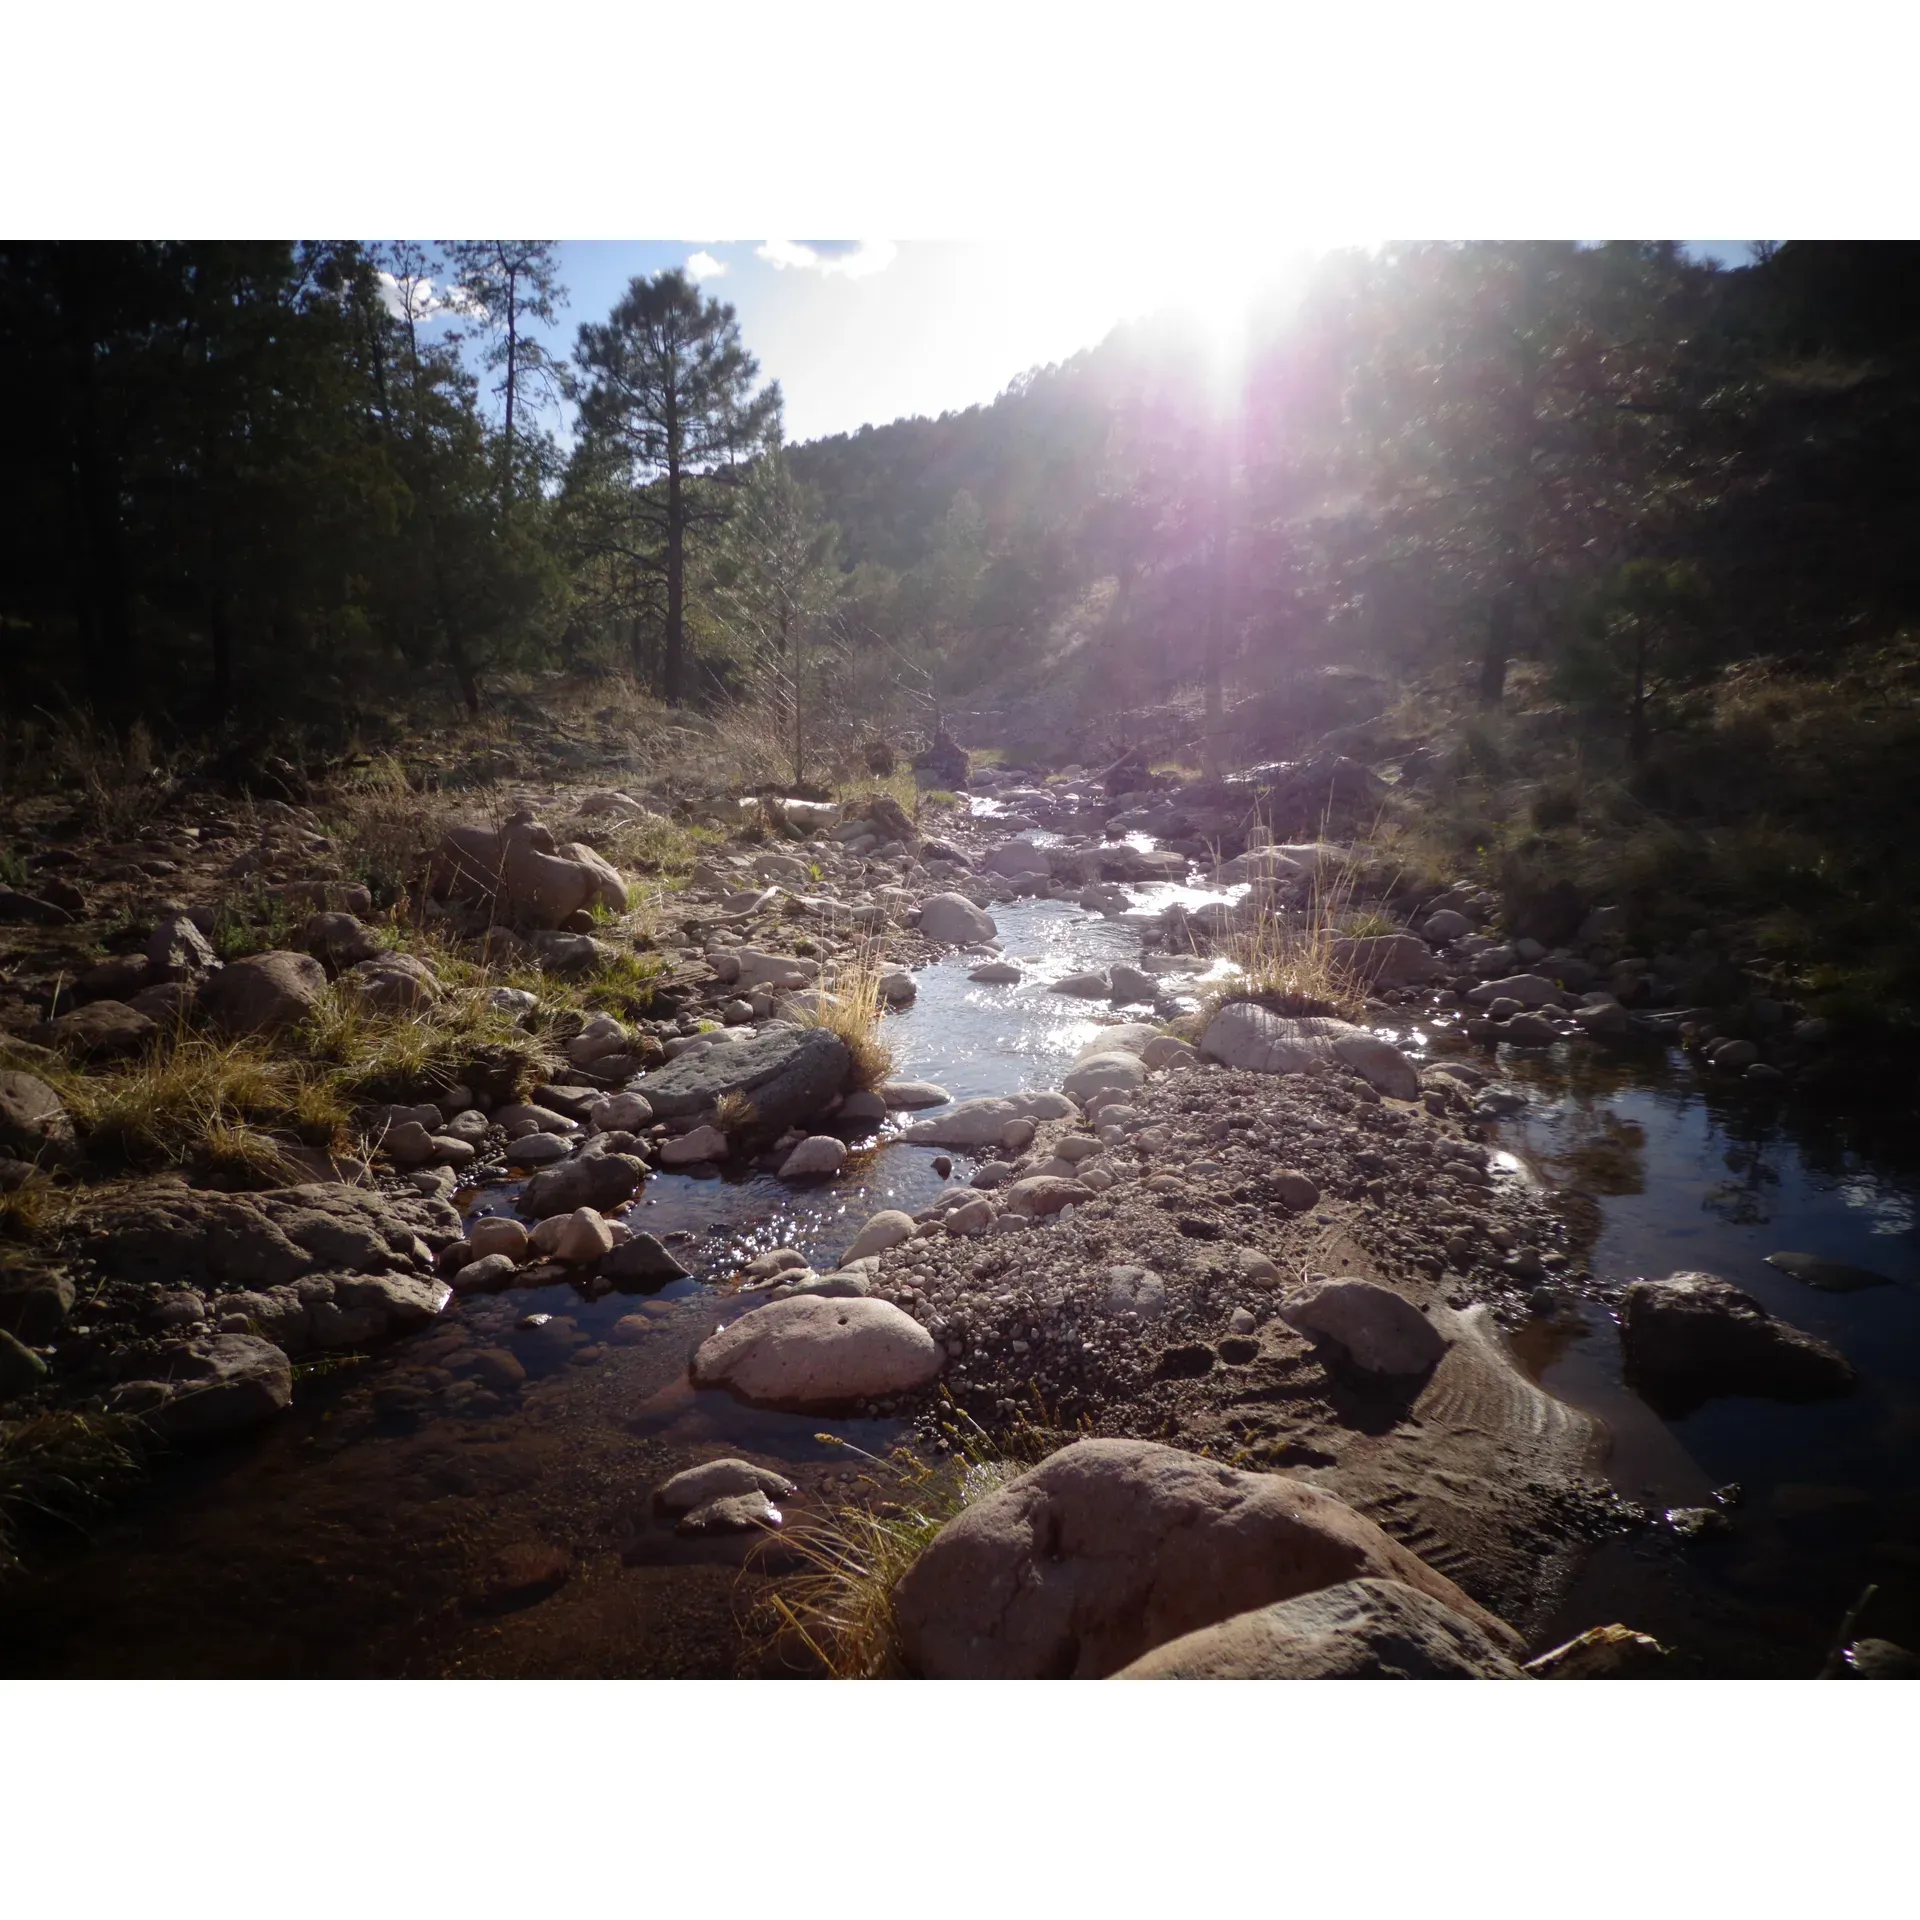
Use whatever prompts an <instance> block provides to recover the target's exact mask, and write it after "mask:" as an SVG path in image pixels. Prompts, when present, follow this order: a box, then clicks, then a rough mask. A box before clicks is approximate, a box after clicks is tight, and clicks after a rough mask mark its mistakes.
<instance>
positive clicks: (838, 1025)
mask: <svg viewBox="0 0 1920 1920" xmlns="http://www.w3.org/2000/svg"><path fill="white" fill-rule="evenodd" d="M884 971H885V968H884V967H883V965H882V963H881V959H880V953H879V949H878V948H877V947H873V946H870V945H869V946H862V947H861V948H860V949H859V950H858V951H857V952H856V953H855V954H854V955H853V956H852V958H850V959H848V960H843V961H842V962H841V963H840V966H839V968H838V969H837V970H836V971H835V973H834V976H833V980H832V983H831V985H830V986H829V985H828V984H826V982H825V981H824V979H823V982H822V987H821V990H820V991H819V992H818V993H816V994H815V995H814V996H813V998H812V1002H811V1004H810V1005H808V1006H806V1007H804V1008H800V1009H796V1011H795V1012H794V1014H793V1016H792V1018H793V1019H794V1021H795V1023H796V1024H797V1025H799V1026H803V1027H821V1028H824V1029H825V1031H827V1032H828V1033H831V1034H833V1035H834V1036H835V1037H836V1038H838V1039H839V1040H840V1041H841V1042H842V1043H843V1044H844V1045H845V1047H846V1049H847V1051H848V1052H849V1053H850V1054H851V1055H852V1056H853V1074H852V1079H851V1082H850V1084H851V1085H852V1086H853V1087H854V1088H856V1089H858V1090H862V1091H864V1090H865V1089H867V1088H870V1087H877V1086H878V1085H879V1084H880V1083H881V1081H883V1080H885V1079H886V1078H887V1077H888V1076H889V1075H890V1074H891V1073H892V1072H893V1049H892V1048H891V1047H890V1046H888V1045H887V1043H886V1042H885V1041H884V1040H882V1039H881V1038H880V1016H881V1015H882V1014H883V1013H884V1012H885V1011H886V1001H885V999H884V998H883V997H882V995H881V992H880V976H881V974H882V972H884Z"/></svg>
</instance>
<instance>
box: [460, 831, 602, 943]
mask: <svg viewBox="0 0 1920 1920" xmlns="http://www.w3.org/2000/svg"><path fill="white" fill-rule="evenodd" d="M427 885H428V889H429V891H431V892H432V893H434V894H435V895H436V896H440V897H445V896H447V895H449V894H451V895H454V896H457V897H459V898H462V899H469V900H483V901H493V902H497V903H499V904H500V905H502V906H503V907H504V908H505V909H506V911H507V913H508V915H509V916H510V917H511V918H512V919H514V920H515V921H517V922H518V923H519V924H521V925H522V926H529V927H547V928H554V927H559V926H561V925H563V924H564V923H565V922H566V921H567V920H569V919H571V918H572V917H573V915H574V914H576V913H579V912H582V911H585V910H588V909H591V908H593V907H596V906H603V907H605V908H607V909H608V911H609V912H613V913H624V912H625V911H626V909H627V889H626V883H625V882H624V881H623V880H622V879H621V878H620V875H619V873H618V872H617V871H616V870H615V869H614V868H613V867H611V866H609V865H608V864H607V862H606V861H605V860H603V859H601V857H600V856H599V855H598V854H597V853H595V852H594V851H593V849H592V848H591V847H586V846H580V845H578V844H568V845H565V846H558V845H556V844H555V842H554V838H553V835H552V834H551V833H549V832H548V830H547V829H546V828H545V827H543V826H542V825H541V824H540V823H539V822H538V821H537V820H535V819H533V818H532V817H531V815H529V814H527V813H525V812H524V811H523V812H521V813H519V814H516V815H515V816H514V817H513V818H512V819H511V820H509V821H508V822H507V824H506V826H504V827H502V828H500V829H498V830H497V831H496V830H495V829H493V828H491V827H449V828H448V829H447V831H446V834H445V836H444V837H443V838H442V840H441V843H440V847H439V850H438V851H437V852H436V853H435V855H434V857H433V862H432V865H431V866H430V868H429V870H428V874H427Z"/></svg>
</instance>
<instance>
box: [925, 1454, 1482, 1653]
mask: <svg viewBox="0 0 1920 1920" xmlns="http://www.w3.org/2000/svg"><path fill="white" fill-rule="evenodd" d="M1369 1577H1372V1578H1379V1579H1383V1580H1395V1581H1399V1582H1400V1583H1401V1584H1403V1585H1405V1586H1408V1587H1412V1588H1414V1589H1415V1590H1416V1591H1418V1592H1420V1593H1423V1594H1425V1595H1426V1596H1427V1597H1429V1598H1430V1599H1434V1600H1437V1601H1439V1602H1440V1603H1441V1604H1442V1605H1443V1606H1445V1607H1447V1608H1448V1609H1450V1610H1451V1611H1452V1612H1454V1613H1455V1614H1457V1615H1459V1616H1461V1617H1462V1618H1464V1619H1465V1620H1466V1621H1467V1622H1468V1623H1470V1624H1471V1625H1472V1626H1473V1627H1474V1628H1476V1629H1477V1630H1478V1631H1479V1632H1481V1633H1483V1634H1485V1635H1486V1636H1487V1637H1488V1639H1489V1640H1491V1641H1492V1642H1493V1644H1494V1645H1495V1646H1496V1647H1498V1648H1499V1649H1501V1650H1503V1651H1511V1650H1517V1647H1518V1639H1517V1636H1515V1635H1514V1634H1513V1633H1512V1630H1511V1629H1510V1628H1508V1627H1506V1626H1505V1625H1504V1624H1503V1623H1502V1622H1500V1621H1498V1620H1496V1619H1495V1618H1494V1617H1493V1616H1492V1615H1491V1614H1489V1613H1487V1612H1485V1611H1484V1610H1483V1609H1482V1608H1480V1607H1479V1606H1477V1605H1476V1604H1475V1603H1474V1602H1473V1601H1472V1600H1471V1599H1469V1598H1468V1597H1467V1595H1466V1594H1464V1593H1462V1592H1461V1591H1460V1589H1459V1588H1458V1587H1456V1586H1455V1585H1454V1584H1453V1582H1452V1581H1451V1580H1448V1579H1447V1578H1446V1577H1445V1576H1444V1575H1443V1574H1441V1573H1438V1572H1436V1571H1435V1570H1434V1569H1433V1568H1432V1567H1430V1566H1428V1565H1427V1564H1426V1562H1424V1561H1423V1560H1420V1559H1418V1558H1417V1557H1416V1556H1415V1555H1413V1554H1412V1553H1409V1552H1408V1551H1407V1550H1406V1549H1405V1548H1404V1547H1401V1546H1398V1545H1396V1544H1395V1543H1394V1542H1393V1541H1392V1540H1390V1539H1389V1538H1388V1537H1387V1536H1386V1535H1385V1534H1384V1533H1382V1532H1381V1531H1380V1529H1379V1528H1378V1527H1376V1526H1375V1525H1374V1524H1373V1523H1372V1522H1371V1521H1369V1520H1367V1519H1364V1518H1363V1517H1362V1516H1361V1515H1360V1514H1358V1513H1356V1512H1355V1511H1354V1510H1353V1509H1352V1508H1351V1507H1349V1506H1347V1505H1346V1504H1345V1502H1343V1501H1341V1500H1337V1499H1335V1498H1334V1497H1333V1495H1331V1494H1329V1493H1323V1492H1321V1491H1320V1490H1319V1489H1318V1488H1316V1487H1310V1486H1306V1485H1304V1484H1303V1483H1301V1482H1299V1481H1296V1480H1292V1479H1289V1478H1287V1477H1286V1476H1284V1475H1281V1474H1267V1473H1243V1472H1239V1471H1237V1470H1235V1469H1234V1468H1231V1467H1226V1466H1222V1465H1221V1464H1220V1463H1218V1462H1217V1461H1212V1460H1207V1459H1204V1458H1202V1457H1201V1456H1200V1455H1197V1454H1191V1453H1183V1452H1181V1451H1180V1450H1179V1449H1177V1448H1173V1447H1163V1446H1157V1445H1154V1444H1152V1443H1150V1442H1146V1441H1138V1440H1083V1441H1079V1442H1077V1443H1076V1444H1075V1445H1073V1446H1070V1447H1067V1448H1064V1449H1062V1450H1061V1451H1060V1452H1058V1453H1055V1454H1053V1455H1051V1456H1049V1457H1048V1458H1047V1459H1046V1460H1043V1461H1042V1462H1041V1463H1040V1465H1039V1466H1037V1467H1035V1468H1033V1469H1032V1470H1031V1471H1030V1472H1027V1473H1024V1474H1022V1475H1021V1476H1020V1477H1019V1478H1018V1479H1016V1480H1013V1481H1011V1482H1010V1483H1009V1484H1008V1485H1007V1486H1005V1487H1003V1488H1002V1489H1000V1491H998V1492H997V1493H991V1494H988V1495H986V1496H985V1497H984V1498H982V1499H980V1500H977V1501H975V1502H974V1503H973V1505H972V1506H970V1507H968V1508H967V1509H966V1510H965V1511H964V1512H962V1513H961V1514H960V1515H959V1516H958V1518H956V1519H954V1520H951V1521H949V1522H948V1524H947V1525H946V1526H945V1527H944V1528H943V1529H942V1530H941V1532H940V1533H939V1535H938V1536H937V1537H936V1538H935V1539H934V1540H933V1542H932V1543H931V1544H930V1545H929V1546H928V1547H927V1549H926V1551H925V1552H924V1553H923V1554H922V1555H921V1556H920V1558H919V1559H918V1560H917V1561H916V1562H915V1563H914V1565H913V1566H912V1567H911V1568H909V1569H908V1571H907V1573H906V1574H905V1576H904V1577H903V1578H902V1580H901V1581H900V1583H899V1586H898V1588H897V1589H896V1593H895V1614H896V1617H897V1619H898V1621H899V1624H900V1630H901V1638H902V1643H903V1648H904V1651H905V1653H906V1656H907V1660H908V1662H909V1664H910V1666H911V1667H912V1668H913V1669H914V1671H916V1672H918V1673H920V1674H922V1675H924V1676H926V1677H927V1678H939V1679H949V1678H950V1679H989V1678H992V1679H1039V1678H1042V1677H1058V1678H1068V1677H1072V1678H1100V1677H1104V1676H1105V1675H1108V1674H1111V1673H1116V1672H1118V1671H1119V1670H1120V1669H1121V1668H1122V1667H1125V1666H1127V1665H1129V1664H1130V1663H1132V1662H1133V1661H1135V1660H1138V1659H1139V1658H1140V1657H1141V1656H1142V1655H1143V1654H1145V1653H1148V1652H1149V1651H1150V1650H1152V1649H1153V1648H1155V1647H1161V1646H1165V1645H1166V1644H1167V1643H1168V1642H1170V1641H1173V1640H1176V1639H1178V1638H1179V1637H1180V1636H1182V1635H1183V1634H1189V1633H1193V1632H1195V1631H1196V1630H1198V1629H1200V1628H1202V1627H1210V1626H1213V1625H1216V1624H1217V1623H1219V1622H1221V1621H1223V1620H1229V1619H1232V1618H1233V1617H1234V1616H1236V1615H1238V1614H1243V1613H1251V1612H1254V1611H1256V1610H1257V1609H1260V1608H1264V1607H1268V1606H1271V1605H1273V1604H1274V1603H1276V1602H1280V1601H1286V1600H1292V1599H1295V1598H1297V1597H1298V1596H1299V1595H1301V1594H1303V1593H1312V1592H1315V1591H1317V1590H1319V1589H1322V1588H1326V1587H1331V1586H1335V1585H1337V1584H1339V1583H1341V1582H1344V1581H1350V1580H1356V1579H1363V1578H1369Z"/></svg>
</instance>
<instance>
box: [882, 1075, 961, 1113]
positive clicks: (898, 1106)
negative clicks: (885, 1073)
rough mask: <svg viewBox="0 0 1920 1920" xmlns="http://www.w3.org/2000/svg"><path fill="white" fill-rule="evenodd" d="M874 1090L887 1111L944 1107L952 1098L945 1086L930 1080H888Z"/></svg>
mask: <svg viewBox="0 0 1920 1920" xmlns="http://www.w3.org/2000/svg"><path fill="white" fill-rule="evenodd" d="M875 1091H876V1092H878V1094H879V1095H880V1098H881V1099H882V1100H883V1101H884V1102H885V1103H886V1107H887V1111H888V1112H889V1113H895V1112H903V1111H904V1112H912V1111H915V1110H917V1109H918V1108H921V1107H944V1106H945V1105H946V1104H947V1103H948V1101H950V1100H951V1099H952V1098H953V1095H952V1094H950V1093H949V1092H948V1091H947V1090H946V1088H945V1087H936V1086H935V1085H934V1084H933V1082H932V1081H931V1080H888V1081H884V1082H883V1083H882V1084H881V1085H880V1086H879V1087H878V1088H876V1089H875Z"/></svg>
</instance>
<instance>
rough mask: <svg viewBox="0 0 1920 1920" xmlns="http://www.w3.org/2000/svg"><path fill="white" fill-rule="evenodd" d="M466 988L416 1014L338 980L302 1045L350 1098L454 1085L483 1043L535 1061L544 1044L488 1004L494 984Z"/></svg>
mask: <svg viewBox="0 0 1920 1920" xmlns="http://www.w3.org/2000/svg"><path fill="white" fill-rule="evenodd" d="M484 979H485V976H484V974H482V975H480V978H479V980H477V981H476V983H475V984H472V985H467V986H459V987H453V988H450V989H448V990H447V991H445V992H443V993H442V994H441V996H440V998H439V999H438V1000H436V1001H435V1002H433V1004H432V1005H430V1006H426V1007H422V1008H420V1009H419V1010H418V1011H416V1012H413V1013H401V1012H395V1011H391V1010H387V1009H383V1008H379V1007H374V1006H370V1005H368V1003H367V1002H366V1001H365V999H363V998H362V997H361V996H360V995H359V994H358V993H356V992H354V991H353V990H352V989H351V988H349V987H343V986H341V985H340V984H339V983H338V982H337V981H336V982H335V983H333V984H332V985H330V986H329V987H328V988H327V990H326V991H325V992H324V993H323V994H322V995H321V996H320V999H319V1002H318V1003H317V1004H316V1006H315V1007H314V1009H313V1011H312V1012H311V1013H310V1014H309V1015H308V1016H307V1018H306V1020H305V1021H304V1022H303V1023H302V1024H301V1027H300V1029H299V1033H298V1043H299V1045H300V1046H301V1048H302V1050H303V1051H304V1052H305V1053H306V1054H307V1055H308V1057H309V1058H310V1059H311V1060H312V1061H314V1062H315V1063H316V1064H318V1065H319V1066H321V1067H323V1068H325V1069H326V1070H327V1080H328V1082H329V1084H330V1085H331V1086H333V1087H334V1088H335V1089H337V1090H338V1092H339V1093H340V1094H342V1095H345V1096H348V1097H351V1098H354V1099H360V1100H399V1099H405V1098H406V1097H407V1096H408V1095H409V1094H410V1093H412V1092H414V1091H415V1090H417V1089H418V1088H420V1087H422V1086H434V1085H439V1086H451V1085H453V1084H454V1082H455V1081H456V1080H458V1078H459V1075H460V1069H461V1068H462V1066H463V1065H464V1064H465V1062H466V1061H467V1060H468V1059H469V1058H470V1057H471V1056H472V1054H473V1052H474V1050H475V1048H476V1047H480V1046H503V1045H504V1046H513V1047H517V1048H519V1049H521V1050H523V1051H525V1052H526V1053H527V1054H528V1056H529V1059H531V1058H533V1057H534V1056H535V1055H537V1053H538V1052H539V1047H538V1043H537V1042H535V1041H533V1040H531V1039H530V1038H529V1036H528V1035H527V1034H526V1032H525V1031H524V1030H522V1029H521V1028H519V1027H516V1026H515V1025H514V1023H513V1021H512V1020H511V1019H510V1018H509V1017H508V1016H507V1015H506V1014H504V1013H500V1012H498V1011H496V1010H495V1009H494V1008H493V1007H492V1006H491V1005H490V1004H489V1002H488V999H487V987H486V985H485V984H481V983H480V981H482V980H484Z"/></svg>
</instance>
